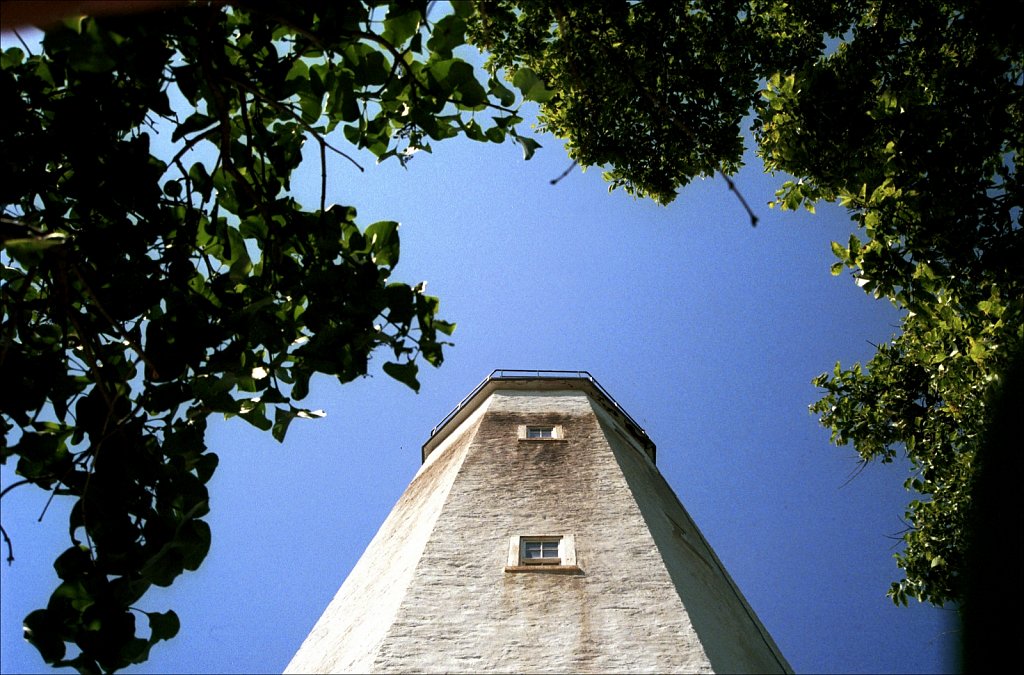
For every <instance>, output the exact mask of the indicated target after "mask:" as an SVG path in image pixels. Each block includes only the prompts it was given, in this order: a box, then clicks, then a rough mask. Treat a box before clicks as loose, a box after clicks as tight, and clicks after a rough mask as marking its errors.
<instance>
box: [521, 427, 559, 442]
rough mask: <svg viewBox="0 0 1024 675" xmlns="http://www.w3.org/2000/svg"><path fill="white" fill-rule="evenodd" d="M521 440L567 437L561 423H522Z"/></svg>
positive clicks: (551, 439) (550, 439)
mask: <svg viewBox="0 0 1024 675" xmlns="http://www.w3.org/2000/svg"><path fill="white" fill-rule="evenodd" d="M518 431H519V434H518V436H519V440H521V441H561V440H564V439H565V433H564V432H563V431H562V425H561V424H520V425H519V430H518Z"/></svg>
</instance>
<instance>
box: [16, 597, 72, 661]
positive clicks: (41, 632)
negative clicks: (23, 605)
mask: <svg viewBox="0 0 1024 675" xmlns="http://www.w3.org/2000/svg"><path fill="white" fill-rule="evenodd" d="M23 625H24V633H25V639H26V640H28V641H29V642H30V643H31V644H32V646H33V647H35V648H36V649H38V650H39V654H40V656H42V657H43V660H44V661H46V662H47V663H54V662H56V661H59V660H61V659H63V658H64V654H65V653H66V651H67V650H66V648H65V647H64V640H62V639H61V638H60V635H61V634H62V633H63V627H62V626H61V624H60V622H59V621H56V620H55V617H53V616H52V614H51V612H49V611H48V610H45V609H37V610H35V611H34V612H32V613H31V614H29V615H28V616H26V617H25V621H24V624H23Z"/></svg>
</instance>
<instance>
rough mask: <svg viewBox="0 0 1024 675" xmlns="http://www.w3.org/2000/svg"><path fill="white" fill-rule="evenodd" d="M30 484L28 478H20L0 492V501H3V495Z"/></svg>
mask: <svg viewBox="0 0 1024 675" xmlns="http://www.w3.org/2000/svg"><path fill="white" fill-rule="evenodd" d="M31 482H32V481H30V480H29V479H28V478H22V479H21V480H16V481H14V482H13V483H11V484H10V485H8V486H7V487H5V488H4V489H3V491H0V499H3V497H4V495H5V494H7V493H8V492H10V491H11V490H13V489H14V488H16V487H20V486H22V485H27V484H28V483H31Z"/></svg>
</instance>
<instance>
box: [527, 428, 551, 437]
mask: <svg viewBox="0 0 1024 675" xmlns="http://www.w3.org/2000/svg"><path fill="white" fill-rule="evenodd" d="M526 437H527V438H554V437H555V428H554V427H527V428H526Z"/></svg>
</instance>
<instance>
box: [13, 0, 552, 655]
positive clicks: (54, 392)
mask: <svg viewBox="0 0 1024 675" xmlns="http://www.w3.org/2000/svg"><path fill="white" fill-rule="evenodd" d="M375 5H380V6H375ZM468 9H470V8H469V7H468V6H462V5H457V6H456V7H455V11H454V12H453V13H449V14H448V15H445V16H442V17H440V18H438V19H437V20H436V21H428V18H427V3H426V2H412V3H409V2H393V3H390V4H389V3H367V4H366V5H362V4H348V3H329V2H319V3H313V2H303V3H288V2H252V3H245V4H238V5H230V6H227V5H223V4H219V3H218V4H212V5H211V4H208V3H196V4H195V5H193V6H191V7H188V8H184V7H183V8H179V9H176V10H174V11H166V12H160V13H153V14H142V15H133V16H130V17H104V18H101V19H92V18H85V19H81V20H75V21H69V22H68V23H66V24H65V25H61V26H58V27H56V28H54V29H52V30H49V31H48V32H47V33H46V36H45V39H44V40H43V44H42V51H41V53H38V54H31V53H28V54H26V51H25V50H22V49H18V48H11V49H8V50H7V51H5V52H4V53H3V55H2V64H0V65H2V70H0V78H2V81H0V96H2V97H3V99H2V102H0V108H2V109H3V111H4V124H3V129H2V133H0V163H2V175H0V203H2V205H3V221H2V228H3V229H2V234H3V254H2V258H0V262H2V263H3V266H2V268H0V272H2V275H3V276H2V279H3V288H2V294H0V298H2V307H3V314H2V317H3V319H2V321H3V323H2V326H0V339H2V344H0V381H2V382H3V383H4V386H3V388H2V389H0V409H2V412H3V417H2V425H3V443H2V445H0V453H2V454H0V459H2V461H4V462H6V461H8V460H9V459H16V461H17V468H16V471H17V473H18V475H19V476H20V477H21V479H22V480H21V481H19V482H18V483H15V484H14V485H12V486H8V488H7V489H10V488H11V487H14V486H16V485H19V484H26V483H27V484H32V485H35V486H37V487H39V488H41V489H43V490H47V491H51V492H53V493H54V494H56V495H62V496H68V497H70V498H72V499H73V501H74V506H73V508H72V509H71V516H70V523H69V524H68V530H69V534H70V539H71V542H70V544H71V545H70V547H69V548H68V549H67V550H66V551H65V552H64V553H62V554H61V555H60V556H59V557H58V558H57V560H56V562H55V565H54V566H55V568H56V571H57V574H58V576H59V577H60V579H61V583H60V585H59V587H58V588H57V589H56V590H55V591H54V592H53V595H52V596H51V598H50V601H49V603H48V605H47V606H46V607H45V608H43V609H40V610H38V611H35V612H33V613H32V614H30V615H29V616H28V617H27V618H26V619H25V630H26V636H27V638H28V639H29V641H31V642H32V643H33V644H34V645H35V646H36V647H37V648H38V649H39V651H40V653H41V655H42V656H43V658H44V659H45V660H46V661H47V662H48V663H51V664H54V665H58V666H60V665H69V666H74V667H76V668H78V669H79V670H82V671H86V672H92V671H98V670H103V671H111V670H115V669H118V668H121V667H124V666H126V665H128V664H130V663H138V662H141V661H143V660H145V659H146V658H147V655H148V653H149V650H150V648H151V647H152V646H153V644H155V643H156V642H158V641H160V640H164V639H168V638H170V637H172V636H173V635H174V634H175V633H176V632H177V631H178V627H179V623H178V619H177V617H176V615H175V614H174V612H173V611H166V612H159V611H149V610H143V609H139V608H138V605H139V604H140V600H141V598H142V597H143V595H144V594H145V593H146V590H147V589H148V588H150V587H151V586H153V585H156V586H167V585H169V584H171V583H172V582H173V581H174V579H175V578H176V577H177V576H179V575H180V574H181V573H182V572H183V571H184V570H194V569H196V568H197V567H198V566H199V565H200V563H201V562H202V560H203V558H204V557H205V555H206V553H207V550H208V549H209V546H210V539H211V533H210V528H209V527H208V525H207V524H206V522H205V521H204V520H203V517H204V516H205V515H206V513H207V512H208V510H209V495H208V493H207V488H206V483H207V481H208V480H209V479H210V477H211V475H212V474H213V472H214V470H215V468H216V466H217V455H216V454H215V453H213V452H210V451H209V450H208V449H207V447H206V446H205V444H204V440H203V439H204V432H205V430H206V426H207V419H208V418H209V416H210V415H212V414H223V415H225V416H228V417H231V416H238V417H240V418H242V419H244V420H245V421H247V422H249V423H250V424H253V425H255V426H256V427H258V428H260V429H263V430H266V431H269V432H270V433H271V434H273V436H274V437H275V438H276V439H278V440H283V439H284V437H285V434H286V432H287V430H288V427H289V424H290V423H291V422H292V421H293V420H294V419H296V418H302V417H315V416H318V415H319V414H320V413H319V412H318V411H311V410H307V409H304V408H302V407H301V406H300V405H299V402H300V401H301V400H302V399H303V398H304V397H305V396H306V394H307V392H308V389H309V382H310V378H311V377H312V376H313V375H314V374H316V373H320V374H325V375H330V376H333V377H335V378H337V380H339V381H340V382H348V381H350V380H352V379H354V378H357V377H360V376H362V375H365V374H366V373H367V369H368V362H369V359H370V355H371V354H372V353H374V352H380V351H383V352H384V354H385V355H386V356H387V357H388V358H389V359H390V360H387V361H386V362H385V363H383V370H384V372H386V373H388V374H389V375H391V376H392V377H394V378H396V379H397V380H400V381H401V382H403V383H405V384H407V385H408V386H410V387H412V388H414V389H416V388H418V383H417V368H418V366H417V364H418V363H419V362H420V360H424V361H426V362H427V363H429V364H431V365H434V366H437V365H440V364H441V361H442V347H443V345H444V344H445V342H444V338H445V336H446V335H448V334H450V333H451V331H452V329H453V328H454V325H453V324H451V323H448V322H446V321H444V320H442V319H441V318H439V317H438V316H437V310H438V300H437V299H436V298H433V297H430V296H427V295H425V294H424V293H423V288H422V286H410V285H408V284H405V283H401V282H396V281H392V279H391V275H392V271H393V269H394V267H395V265H396V264H397V263H398V260H399V237H398V228H397V224H396V223H394V222H386V221H385V222H378V223H373V224H371V225H368V226H365V227H360V226H358V225H357V219H356V210H355V209H354V208H352V207H349V206H338V205H329V204H328V201H327V200H328V176H327V163H326V156H327V154H328V153H338V154H342V155H343V156H345V157H348V156H347V155H344V152H343V151H342V150H341V149H339V148H338V146H339V145H344V144H348V145H349V146H355V147H356V148H361V149H367V150H369V151H370V152H371V153H373V155H375V156H376V157H377V158H378V159H379V160H385V159H388V158H395V160H397V161H402V162H404V161H406V159H407V157H408V156H409V154H411V152H413V151H415V150H420V149H422V150H429V149H430V143H431V142H432V141H439V140H443V139H447V138H452V137H455V136H458V135H464V136H467V137H469V138H471V139H474V140H477V141H485V142H501V141H502V140H504V139H505V138H506V137H507V136H513V137H516V138H519V139H520V141H521V142H522V143H524V148H526V149H529V150H530V151H531V152H532V149H533V147H534V146H535V145H536V143H535V142H534V141H532V140H530V139H526V138H521V137H519V135H518V134H517V132H516V124H517V123H519V122H520V121H521V120H520V118H519V117H518V116H517V114H516V109H515V108H514V107H512V106H514V105H516V103H517V96H516V94H515V93H514V92H513V91H512V90H510V89H509V88H507V87H506V86H505V85H503V84H502V83H501V82H499V81H498V80H497V79H495V78H490V79H489V80H484V81H483V82H481V81H480V80H479V79H477V73H475V72H474V68H473V67H472V66H471V65H470V64H468V63H467V62H465V61H463V60H462V59H461V58H458V57H457V56H455V55H454V53H453V50H455V49H456V48H457V47H459V46H460V45H462V44H463V43H464V31H465V21H464V14H465V10H468ZM530 143H533V146H531V145H530ZM307 156H308V157H310V158H311V159H312V161H314V162H318V163H319V165H320V167H321V185H320V199H319V203H318V204H313V205H302V204H299V203H298V202H297V201H296V199H295V198H294V197H293V196H291V194H290V192H289V190H290V187H291V185H290V183H291V180H292V174H293V172H294V171H295V170H296V168H297V167H298V166H299V164H300V162H301V161H302V160H303V158H304V157H307ZM353 163H355V161H354V160H353ZM353 170H355V169H353ZM5 491H6V490H5ZM4 538H5V539H6V540H7V545H8V548H9V550H10V545H11V542H10V540H9V539H7V533H6V532H4ZM143 616H144V617H145V618H146V620H147V622H148V631H147V630H141V631H140V630H139V627H138V626H137V625H136V623H137V618H140V619H141V618H142V617H143ZM69 646H72V648H71V650H70V651H69V649H68V647H69Z"/></svg>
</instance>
